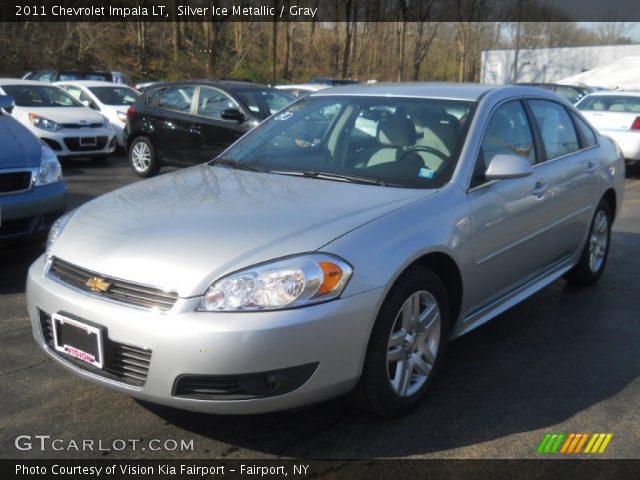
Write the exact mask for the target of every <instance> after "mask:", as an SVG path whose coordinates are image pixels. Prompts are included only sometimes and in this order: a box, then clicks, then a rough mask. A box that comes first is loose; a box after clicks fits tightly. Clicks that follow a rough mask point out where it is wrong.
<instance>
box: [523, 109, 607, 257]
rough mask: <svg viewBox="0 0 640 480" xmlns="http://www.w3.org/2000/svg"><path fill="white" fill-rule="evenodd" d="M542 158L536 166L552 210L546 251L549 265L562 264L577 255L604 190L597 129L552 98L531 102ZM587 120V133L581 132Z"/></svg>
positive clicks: (540, 182) (541, 186)
mask: <svg viewBox="0 0 640 480" xmlns="http://www.w3.org/2000/svg"><path fill="white" fill-rule="evenodd" d="M527 103H528V105H529V107H530V109H531V112H532V116H533V121H534V128H536V129H537V131H538V132H539V137H540V140H541V142H542V150H543V151H542V152H541V153H542V155H540V156H539V159H538V163H537V165H535V167H534V171H535V177H536V181H537V182H538V183H539V189H540V191H541V192H542V193H541V194H542V195H544V200H545V202H546V203H547V204H548V205H549V206H550V207H551V208H550V209H549V212H548V216H547V220H546V222H547V226H546V228H547V229H548V232H547V234H546V235H545V244H544V248H545V251H546V252H547V253H546V256H547V262H549V263H551V262H556V261H561V260H562V259H564V258H568V257H569V256H571V255H572V254H573V253H575V252H576V250H577V249H578V248H580V245H581V243H582V241H583V239H584V238H585V235H586V232H587V229H588V228H589V225H590V223H591V215H592V213H593V209H594V208H595V202H596V201H597V198H596V196H597V192H598V188H597V187H598V184H597V182H598V177H597V175H596V168H597V164H598V157H597V155H598V150H597V148H596V143H597V142H596V140H595V138H594V137H595V136H594V134H593V132H592V131H591V129H590V128H589V127H588V126H587V125H586V123H584V122H583V121H582V120H580V119H579V118H578V117H577V116H575V115H574V118H573V119H572V117H571V114H570V113H569V111H568V109H567V108H566V107H565V106H564V105H561V104H560V103H558V102H555V101H552V100H546V99H545V100H543V99H535V100H534V99H532V100H528V101H527ZM578 121H580V122H582V124H583V125H582V128H584V129H586V130H584V131H581V129H580V128H578V126H579V124H578V123H576V122H578Z"/></svg>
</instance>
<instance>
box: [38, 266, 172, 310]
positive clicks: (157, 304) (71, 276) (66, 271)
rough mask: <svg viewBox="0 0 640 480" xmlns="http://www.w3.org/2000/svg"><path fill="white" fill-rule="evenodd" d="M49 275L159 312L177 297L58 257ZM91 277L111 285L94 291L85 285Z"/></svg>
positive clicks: (103, 296)
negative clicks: (98, 272) (105, 289)
mask: <svg viewBox="0 0 640 480" xmlns="http://www.w3.org/2000/svg"><path fill="white" fill-rule="evenodd" d="M49 275H51V276H53V277H55V278H57V279H58V280H60V281H61V282H63V283H66V284H68V285H71V286H73V287H75V288H78V289H80V290H84V291H86V292H90V293H92V294H94V295H97V296H99V297H101V298H105V299H109V300H113V301H117V302H119V303H123V304H126V305H133V306H136V307H141V308H146V309H156V310H159V311H161V312H166V311H168V310H170V309H171V307H173V305H174V304H175V303H176V300H177V299H178V294H177V292H175V291H171V292H166V291H164V290H162V289H160V288H155V287H149V286H146V285H140V284H137V283H131V282H125V281H124V280H118V279H115V278H110V277H105V276H104V275H100V274H97V273H95V272H92V271H90V270H85V269H84V268H80V267H77V266H75V265H72V264H70V263H68V262H65V261H63V260H60V259H59V258H54V259H53V261H52V263H51V268H50V269H49ZM92 277H99V278H100V279H102V280H104V281H106V282H109V283H110V284H111V285H110V286H109V288H108V290H107V291H106V292H95V291H93V290H91V288H89V287H88V286H87V282H88V281H89V279H91V278H92Z"/></svg>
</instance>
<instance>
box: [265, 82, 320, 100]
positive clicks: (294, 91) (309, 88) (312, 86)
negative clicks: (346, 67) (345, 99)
mask: <svg viewBox="0 0 640 480" xmlns="http://www.w3.org/2000/svg"><path fill="white" fill-rule="evenodd" d="M275 88H277V89H278V90H282V91H283V92H287V93H290V94H291V95H293V96H294V97H304V96H305V95H309V94H310V93H313V92H317V91H319V90H324V89H325V88H331V85H325V84H323V83H301V84H297V85H276V86H275Z"/></svg>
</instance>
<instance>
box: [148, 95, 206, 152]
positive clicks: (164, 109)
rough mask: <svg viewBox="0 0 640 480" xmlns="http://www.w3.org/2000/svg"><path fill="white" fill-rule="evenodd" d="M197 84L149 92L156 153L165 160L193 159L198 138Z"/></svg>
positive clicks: (151, 124)
mask: <svg viewBox="0 0 640 480" xmlns="http://www.w3.org/2000/svg"><path fill="white" fill-rule="evenodd" d="M195 92H196V87H195V86H194V85H173V86H169V87H164V88H159V89H158V90H153V91H151V92H149V95H148V97H147V105H148V112H147V117H148V121H149V122H150V127H151V128H150V131H151V132H153V133H152V135H151V139H152V142H153V146H154V148H155V150H156V154H157V155H159V157H160V160H161V161H163V162H165V163H178V164H185V163H189V162H190V161H191V152H192V150H193V143H194V137H195V136H196V133H195V132H194V131H193V129H192V125H193V124H194V115H193V114H192V108H193V102H194V99H195Z"/></svg>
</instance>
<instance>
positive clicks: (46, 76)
mask: <svg viewBox="0 0 640 480" xmlns="http://www.w3.org/2000/svg"><path fill="white" fill-rule="evenodd" d="M22 78H23V79H24V80H37V81H39V82H51V83H53V82H68V81H75V80H96V81H102V82H110V83H121V84H123V85H129V86H133V82H132V81H131V77H129V75H127V74H126V73H122V72H106V71H82V70H37V71H33V72H27V73H26V74H25V75H24V76H23V77H22Z"/></svg>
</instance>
